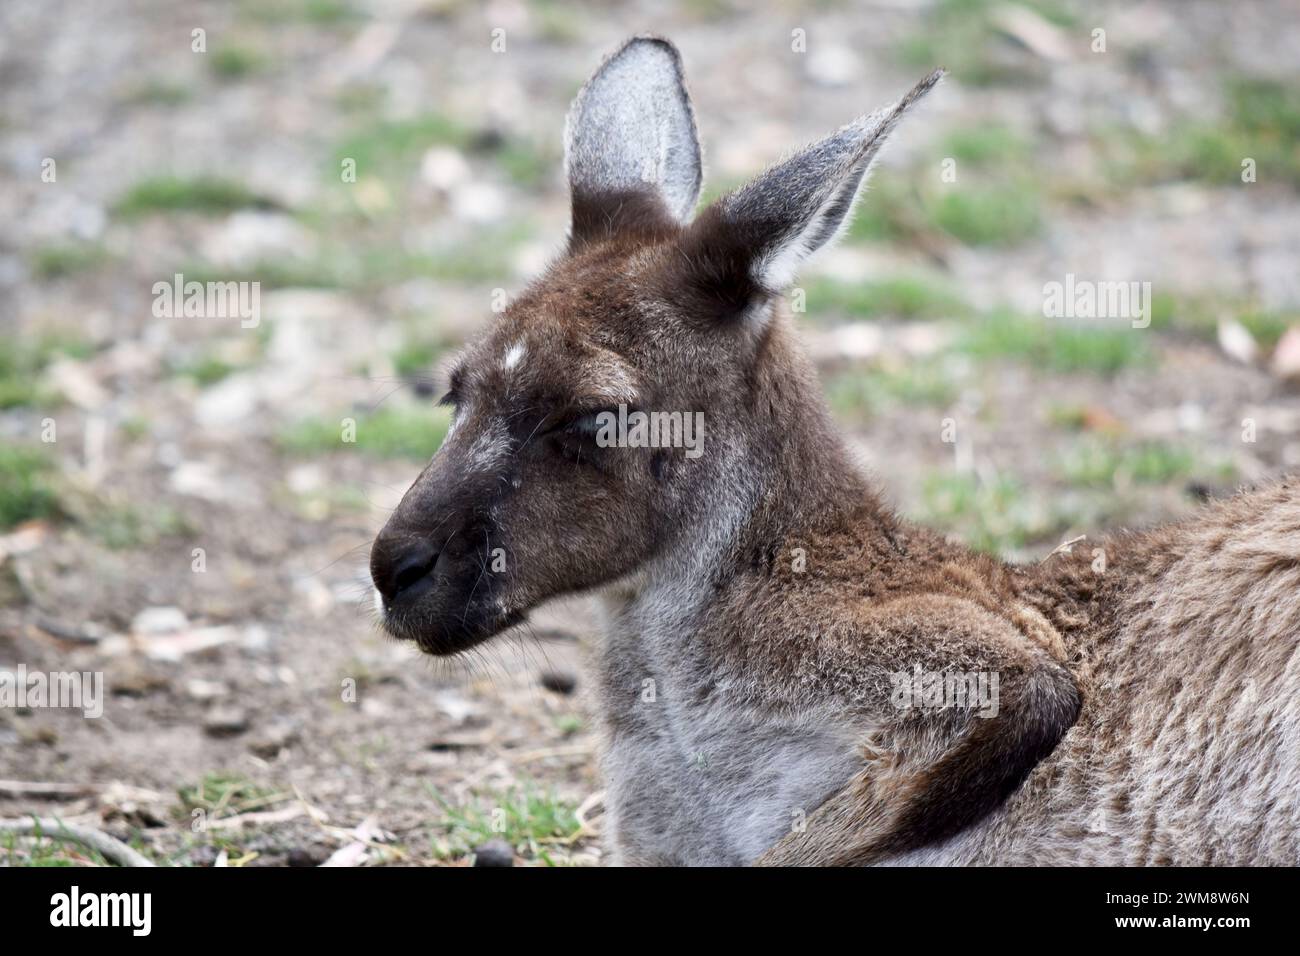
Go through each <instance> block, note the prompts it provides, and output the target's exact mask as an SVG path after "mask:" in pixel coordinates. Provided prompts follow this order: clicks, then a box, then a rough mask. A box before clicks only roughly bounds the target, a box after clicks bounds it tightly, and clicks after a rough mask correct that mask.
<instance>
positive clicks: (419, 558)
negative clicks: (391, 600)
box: [393, 548, 438, 594]
mask: <svg viewBox="0 0 1300 956" xmlns="http://www.w3.org/2000/svg"><path fill="white" fill-rule="evenodd" d="M437 561H438V555H437V552H435V551H433V549H432V548H430V549H429V553H428V554H427V555H411V556H408V557H407V558H406V559H405V560H404V561H403V562H402V563H401V564H399V565H398V567H397V574H396V575H394V577H393V585H394V587H393V590H394V592H395V593H396V594H401V593H402V592H403V591H405V590H406V589H407V588H409V587H410V586H411V585H413V584H417V583H419V582H420V581H422V580H424V578H425V577H427V576H428V574H429V572H431V571H432V570H433V566H434V565H435V564H436V563H437Z"/></svg>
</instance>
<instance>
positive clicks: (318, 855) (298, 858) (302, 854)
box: [285, 846, 329, 867]
mask: <svg viewBox="0 0 1300 956" xmlns="http://www.w3.org/2000/svg"><path fill="white" fill-rule="evenodd" d="M327 859H329V854H327V853H323V852H321V850H320V849H319V848H308V847H301V846H296V847H294V848H293V849H292V850H290V851H289V854H288V856H287V857H286V858H285V863H286V864H287V865H288V866H300V867H301V866H320V865H321V864H322V863H324V862H325V861H326V860H327Z"/></svg>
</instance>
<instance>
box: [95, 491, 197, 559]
mask: <svg viewBox="0 0 1300 956" xmlns="http://www.w3.org/2000/svg"><path fill="white" fill-rule="evenodd" d="M72 507H73V510H75V511H76V512H77V514H76V518H77V521H78V523H79V524H81V525H83V526H84V527H85V528H86V530H87V531H88V532H90V534H92V535H94V537H96V538H97V539H99V540H100V541H101V542H102V543H103V544H104V545H105V547H107V548H109V549H111V550H113V551H129V550H132V549H136V548H147V547H151V546H153V545H155V544H157V543H158V542H159V541H162V540H163V539H165V538H176V537H183V536H186V535H192V534H194V533H195V531H196V529H195V527H194V526H193V525H192V524H191V523H190V522H189V520H188V519H187V518H186V517H185V516H184V515H183V514H182V513H181V512H180V511H178V510H177V509H176V508H174V507H172V506H170V505H164V504H152V505H149V506H148V507H147V508H141V507H138V506H136V505H133V504H130V503H126V502H120V501H108V500H98V501H95V502H92V503H86V504H79V505H74V506H72Z"/></svg>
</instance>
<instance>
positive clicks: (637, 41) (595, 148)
mask: <svg viewBox="0 0 1300 956" xmlns="http://www.w3.org/2000/svg"><path fill="white" fill-rule="evenodd" d="M564 156H565V169H566V170H567V172H568V177H569V187H570V190H571V192H572V194H573V237H574V239H575V240H576V241H579V242H580V241H583V240H585V239H588V238H591V235H590V233H592V232H604V233H609V232H613V231H615V230H616V229H618V228H619V227H620V226H621V225H624V224H625V223H620V222H619V217H620V214H624V215H626V212H627V210H628V209H631V210H634V211H635V213H636V215H637V216H639V217H640V218H642V219H644V218H645V215H646V213H647V212H651V213H653V214H656V215H661V216H662V215H666V216H667V217H670V219H669V221H670V222H671V223H673V224H680V223H684V222H686V220H687V219H689V218H690V215H691V212H692V211H693V210H694V208H695V203H696V200H697V199H698V198H699V194H700V178H701V163H700V144H699V138H698V136H697V135H696V131H695V112H694V110H693V109H692V108H691V100H690V96H689V95H688V94H687V92H686V86H685V83H684V81H683V78H682V63H681V57H680V56H679V55H678V53H677V49H676V47H674V46H673V45H672V44H671V43H669V42H668V41H667V40H662V39H659V38H657V37H634V38H633V39H631V40H629V41H628V42H627V43H625V44H624V45H623V46H622V47H621V48H620V49H619V50H618V51H617V52H615V53H614V54H612V55H611V56H610V57H609V58H608V59H607V60H605V62H604V63H603V64H601V66H600V68H599V69H598V70H597V71H596V72H595V74H593V75H592V77H591V79H590V80H588V81H587V84H586V85H585V86H584V87H583V88H582V90H581V91H580V92H579V93H578V96H577V99H575V100H574V101H573V106H572V107H571V108H570V110H569V118H568V121H567V123H566V124H565V135H564ZM647 201H648V202H649V205H650V207H651V208H650V209H649V210H647V209H646V208H645V205H646V202H647ZM652 218H653V216H652Z"/></svg>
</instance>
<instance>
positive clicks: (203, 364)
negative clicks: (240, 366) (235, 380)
mask: <svg viewBox="0 0 1300 956" xmlns="http://www.w3.org/2000/svg"><path fill="white" fill-rule="evenodd" d="M236 368H237V366H235V365H232V364H231V363H230V362H227V361H226V360H225V359H223V358H221V357H220V356H217V355H213V354H211V353H207V354H204V355H200V356H199V357H198V358H195V359H194V360H193V361H190V362H186V363H183V364H181V365H178V366H175V367H174V368H173V369H172V373H173V374H174V375H179V376H180V377H182V378H188V379H190V380H191V381H193V382H194V383H195V384H196V385H198V386H199V387H200V388H206V387H208V386H209V385H215V384H217V382H220V381H221V380H222V379H224V378H226V377H227V376H228V375H230V374H231V373H233V372H234V371H235V370H236Z"/></svg>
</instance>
